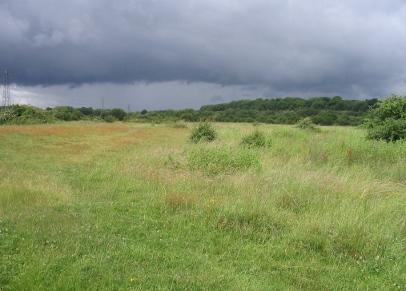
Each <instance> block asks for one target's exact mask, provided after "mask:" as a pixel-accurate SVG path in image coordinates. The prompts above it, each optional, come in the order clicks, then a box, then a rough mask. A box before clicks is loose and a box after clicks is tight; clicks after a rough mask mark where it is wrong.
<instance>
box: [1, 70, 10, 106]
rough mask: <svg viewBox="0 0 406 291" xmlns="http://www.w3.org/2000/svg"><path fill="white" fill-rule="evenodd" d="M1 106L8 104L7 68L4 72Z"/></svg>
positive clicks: (8, 84) (8, 83)
mask: <svg viewBox="0 0 406 291" xmlns="http://www.w3.org/2000/svg"><path fill="white" fill-rule="evenodd" d="M2 105H3V108H7V107H9V106H10V81H9V79H8V70H5V72H4V84H3V102H2Z"/></svg>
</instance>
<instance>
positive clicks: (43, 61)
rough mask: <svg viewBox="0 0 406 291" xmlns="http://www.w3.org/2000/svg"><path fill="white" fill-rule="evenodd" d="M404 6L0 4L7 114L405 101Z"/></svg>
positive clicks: (371, 1)
mask: <svg viewBox="0 0 406 291" xmlns="http://www.w3.org/2000/svg"><path fill="white" fill-rule="evenodd" d="M405 33H406V2H405V1H403V0H385V1H382V0H379V1H378V0H340V1H330V0H307V1H303V0H244V1H243V0H221V1H219V0H176V1H169V0H114V1H107V0H69V1H67V0H66V1H65V0H59V1H55V0H0V73H1V75H2V76H1V77H2V80H3V79H4V72H5V70H8V74H9V80H10V83H11V87H10V88H11V95H10V98H11V103H20V104H31V105H34V106H37V107H41V108H46V107H55V106H64V105H66V106H73V107H93V108H102V107H104V108H106V109H107V108H123V109H125V110H130V111H141V110H143V109H146V110H164V109H184V108H194V109H199V108H200V107H201V106H203V105H207V104H216V103H228V102H231V101H233V100H241V99H256V98H284V97H300V98H309V97H316V96H327V97H333V96H336V95H339V96H341V97H342V98H343V99H359V100H365V99H372V98H385V97H387V96H389V95H391V94H397V95H401V96H403V95H405V94H406V37H405V35H406V34H405Z"/></svg>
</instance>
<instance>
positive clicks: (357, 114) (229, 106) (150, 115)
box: [0, 96, 381, 126]
mask: <svg viewBox="0 0 406 291" xmlns="http://www.w3.org/2000/svg"><path fill="white" fill-rule="evenodd" d="M379 102H381V101H379V100H378V99H376V98H374V99H371V100H344V99H342V98H341V97H340V96H335V97H333V98H329V97H312V98H309V99H302V98H297V97H286V98H274V99H262V98H258V99H255V100H239V101H232V102H229V103H221V104H214V105H204V106H202V107H201V108H200V109H198V110H194V109H191V108H188V109H182V110H173V109H167V110H155V111H147V110H142V111H137V112H125V111H124V110H123V109H121V108H113V109H104V110H102V109H93V108H92V107H81V108H73V107H71V106H57V107H54V108H49V107H48V108H46V109H45V110H42V109H39V108H36V107H33V106H28V105H12V106H10V107H9V108H8V109H7V110H2V111H1V114H0V124H7V123H14V124H19V123H20V124H27V123H47V122H52V121H78V120H91V121H100V122H114V121H134V122H152V123H161V122H176V121H179V120H184V121H192V122H196V121H212V122H259V123H272V124H296V123H297V122H298V121H300V120H302V119H303V118H310V119H311V121H312V122H313V123H315V124H318V125H343V126H348V125H349V126H357V125H360V124H362V123H363V121H364V120H365V118H367V117H368V116H369V109H370V108H371V107H372V106H374V105H375V104H376V103H379Z"/></svg>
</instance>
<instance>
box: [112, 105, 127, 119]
mask: <svg viewBox="0 0 406 291" xmlns="http://www.w3.org/2000/svg"><path fill="white" fill-rule="evenodd" d="M108 115H111V116H114V118H115V119H116V120H120V121H123V120H124V117H125V116H126V115H127V113H126V112H125V111H124V110H123V109H121V108H113V109H111V110H109V111H108Z"/></svg>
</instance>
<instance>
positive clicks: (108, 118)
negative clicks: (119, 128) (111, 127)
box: [103, 115, 117, 122]
mask: <svg viewBox="0 0 406 291" xmlns="http://www.w3.org/2000/svg"><path fill="white" fill-rule="evenodd" d="M103 119H104V121H106V122H114V121H116V120H117V119H116V118H115V117H114V116H113V115H106V116H104V117H103Z"/></svg>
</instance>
